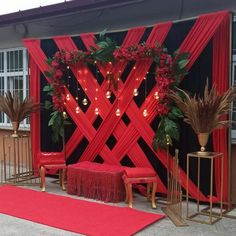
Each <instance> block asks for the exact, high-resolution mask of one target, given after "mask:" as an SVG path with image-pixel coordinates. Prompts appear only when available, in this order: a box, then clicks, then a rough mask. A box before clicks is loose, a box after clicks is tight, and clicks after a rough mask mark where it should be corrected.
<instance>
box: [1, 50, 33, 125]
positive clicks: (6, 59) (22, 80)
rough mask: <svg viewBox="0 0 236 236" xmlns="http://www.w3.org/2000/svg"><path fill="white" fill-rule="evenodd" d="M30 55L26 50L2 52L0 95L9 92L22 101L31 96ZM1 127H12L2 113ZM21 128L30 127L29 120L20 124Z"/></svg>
mask: <svg viewBox="0 0 236 236" xmlns="http://www.w3.org/2000/svg"><path fill="white" fill-rule="evenodd" d="M28 79H29V77H28V55H27V51H26V49H24V48H14V49H8V50H1V51H0V94H2V95H4V94H5V93H6V92H7V91H11V93H13V94H19V96H20V98H21V99H24V98H25V97H26V96H28V95H29V82H28ZM0 127H4V128H7V127H11V124H10V120H9V119H8V118H7V116H6V115H5V114H4V113H3V112H0ZM20 127H21V128H28V127H29V119H25V120H23V121H22V122H21V124H20Z"/></svg>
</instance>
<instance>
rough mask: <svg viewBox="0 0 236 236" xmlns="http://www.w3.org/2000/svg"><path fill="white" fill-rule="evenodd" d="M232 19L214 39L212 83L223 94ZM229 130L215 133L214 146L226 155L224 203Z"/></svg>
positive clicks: (218, 169) (217, 168)
mask: <svg viewBox="0 0 236 236" xmlns="http://www.w3.org/2000/svg"><path fill="white" fill-rule="evenodd" d="M230 17H232V16H231V15H228V16H227V17H225V19H224V20H223V21H222V22H221V24H220V27H219V28H218V30H217V32H216V34H215V35H214V38H213V63H212V64H213V68H212V78H213V80H212V83H213V84H214V85H215V86H216V89H217V91H218V92H219V93H220V94H222V93H224V92H225V91H226V90H227V89H228V88H229V65H230V61H229V55H230V47H229V42H230V38H229V35H230ZM227 137H228V136H227V129H226V128H222V129H218V130H215V131H214V132H213V146H214V150H215V151H217V152H222V153H223V154H224V175H223V176H224V178H223V182H224V189H223V201H224V202H229V201H230V199H228V197H229V196H228V174H227V173H228V142H231V140H228V139H227ZM220 178H221V161H220V160H216V161H215V186H216V193H217V198H218V200H220V183H221V179H220Z"/></svg>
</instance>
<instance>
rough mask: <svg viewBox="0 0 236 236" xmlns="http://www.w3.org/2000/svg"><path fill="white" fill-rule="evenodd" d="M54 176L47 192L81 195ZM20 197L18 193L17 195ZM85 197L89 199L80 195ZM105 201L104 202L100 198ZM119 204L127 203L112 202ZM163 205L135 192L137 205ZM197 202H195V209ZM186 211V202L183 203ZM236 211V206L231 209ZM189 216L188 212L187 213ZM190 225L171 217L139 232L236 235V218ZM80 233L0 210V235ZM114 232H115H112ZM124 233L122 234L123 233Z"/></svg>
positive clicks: (178, 235) (145, 234)
mask: <svg viewBox="0 0 236 236" xmlns="http://www.w3.org/2000/svg"><path fill="white" fill-rule="evenodd" d="M53 180H54V179H50V178H47V192H49V193H55V194H59V195H64V196H69V197H74V198H78V197H77V196H71V195H67V194H66V192H63V191H62V190H61V189H60V187H59V186H58V185H57V184H55V183H53V182H54V181H53ZM30 188H32V189H36V190H40V188H39V187H38V186H34V187H30ZM16 197H17V196H16ZM80 199H82V200H89V199H84V198H80ZM100 203H101V202H100ZM110 205H117V206H125V203H123V202H121V203H119V204H110ZM162 206H164V205H161V204H160V203H158V205H157V209H156V210H153V209H151V206H150V203H148V202H146V199H145V198H144V197H143V196H140V195H138V194H135V195H134V200H133V208H135V209H139V210H143V211H148V212H154V213H163V212H162V211H161V207H162ZM194 206H195V204H194V203H193V204H191V209H193V207H194ZM183 208H184V211H185V203H184V204H183ZM231 214H234V215H236V209H235V210H234V211H232V212H231ZM184 216H185V215H184ZM187 223H188V224H189V226H187V227H176V226H175V225H174V224H173V223H172V222H171V221H170V220H169V219H168V218H165V219H163V220H160V221H158V222H156V223H154V224H152V225H150V226H148V227H147V228H145V229H144V230H142V231H140V232H139V233H137V234H136V235H137V236H235V235H236V220H234V219H229V218H223V219H222V220H220V221H219V222H217V223H215V224H214V225H205V224H200V223H195V222H190V221H187ZM74 235H78V234H75V233H71V232H68V231H64V230H60V229H56V228H52V227H49V226H46V225H41V224H37V223H33V222H30V221H26V220H22V219H18V218H15V217H12V216H8V215H4V214H0V236H74ZM111 236H112V235H111ZM121 236H122V235H121Z"/></svg>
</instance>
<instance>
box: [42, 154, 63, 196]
mask: <svg viewBox="0 0 236 236" xmlns="http://www.w3.org/2000/svg"><path fill="white" fill-rule="evenodd" d="M38 168H39V173H40V177H41V188H42V192H45V190H46V183H45V174H46V170H59V180H60V186H61V188H62V190H65V183H64V182H65V175H66V162H65V157H64V153H63V152H41V153H40V154H38Z"/></svg>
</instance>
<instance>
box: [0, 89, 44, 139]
mask: <svg viewBox="0 0 236 236" xmlns="http://www.w3.org/2000/svg"><path fill="white" fill-rule="evenodd" d="M39 109H40V104H39V103H35V102H34V101H33V98H30V97H26V98H25V99H24V100H23V101H21V99H20V97H19V96H18V95H17V94H13V95H12V94H11V92H9V91H8V92H7V93H6V94H5V95H0V111H2V112H4V113H6V115H7V116H8V118H9V119H10V121H11V123H12V127H13V131H14V133H13V134H12V137H18V128H19V125H20V122H21V121H22V120H24V119H25V118H27V117H29V116H30V114H31V113H32V112H36V111H38V110H39Z"/></svg>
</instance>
